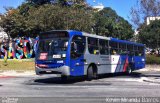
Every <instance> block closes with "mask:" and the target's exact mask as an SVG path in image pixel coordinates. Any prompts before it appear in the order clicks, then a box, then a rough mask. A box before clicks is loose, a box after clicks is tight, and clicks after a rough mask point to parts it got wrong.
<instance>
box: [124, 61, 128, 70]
mask: <svg viewBox="0 0 160 103" xmlns="http://www.w3.org/2000/svg"><path fill="white" fill-rule="evenodd" d="M127 67H128V58H126V61H125V64H124V67H123V72H126V71H127Z"/></svg>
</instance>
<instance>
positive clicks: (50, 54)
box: [35, 31, 69, 76]
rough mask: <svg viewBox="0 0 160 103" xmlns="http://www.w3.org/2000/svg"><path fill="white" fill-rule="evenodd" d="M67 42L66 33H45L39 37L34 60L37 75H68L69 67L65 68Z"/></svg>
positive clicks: (67, 36)
mask: <svg viewBox="0 0 160 103" xmlns="http://www.w3.org/2000/svg"><path fill="white" fill-rule="evenodd" d="M68 41H69V35H68V33H67V32H66V31H52V32H45V33H42V34H41V35H40V39H39V43H38V49H37V54H36V59H35V65H36V74H37V75H42V74H61V75H66V76H67V75H69V67H68V66H66V56H67V50H68V49H67V48H68Z"/></svg>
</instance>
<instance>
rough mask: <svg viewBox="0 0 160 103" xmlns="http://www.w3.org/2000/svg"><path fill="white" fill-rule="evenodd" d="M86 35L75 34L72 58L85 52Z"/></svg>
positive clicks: (72, 43)
mask: <svg viewBox="0 0 160 103" xmlns="http://www.w3.org/2000/svg"><path fill="white" fill-rule="evenodd" d="M85 45H86V41H85V37H82V36H74V37H73V39H72V42H71V58H72V59H75V58H78V57H80V56H81V55H83V54H84V52H85Z"/></svg>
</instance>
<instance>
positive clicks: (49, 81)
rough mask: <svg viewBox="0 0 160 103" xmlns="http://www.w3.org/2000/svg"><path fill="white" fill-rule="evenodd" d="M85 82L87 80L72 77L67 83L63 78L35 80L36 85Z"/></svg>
mask: <svg viewBox="0 0 160 103" xmlns="http://www.w3.org/2000/svg"><path fill="white" fill-rule="evenodd" d="M83 81H85V78H82V77H70V78H68V79H67V80H65V81H64V80H61V77H50V78H42V79H36V80H34V82H35V83H43V84H74V83H78V82H83Z"/></svg>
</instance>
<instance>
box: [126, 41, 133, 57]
mask: <svg viewBox="0 0 160 103" xmlns="http://www.w3.org/2000/svg"><path fill="white" fill-rule="evenodd" d="M133 50H134V49H133V44H128V45H127V51H128V55H129V56H134V51H133Z"/></svg>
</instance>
